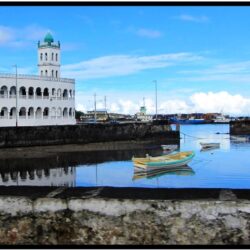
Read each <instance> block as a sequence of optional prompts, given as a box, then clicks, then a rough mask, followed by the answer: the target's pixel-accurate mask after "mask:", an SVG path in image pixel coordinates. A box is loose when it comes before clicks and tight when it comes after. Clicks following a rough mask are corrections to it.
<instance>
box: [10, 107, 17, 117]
mask: <svg viewBox="0 0 250 250" xmlns="http://www.w3.org/2000/svg"><path fill="white" fill-rule="evenodd" d="M14 118H16V108H14V107H13V108H11V109H10V119H14Z"/></svg>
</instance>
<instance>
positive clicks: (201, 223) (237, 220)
mask: <svg viewBox="0 0 250 250" xmlns="http://www.w3.org/2000/svg"><path fill="white" fill-rule="evenodd" d="M94 192H96V193H97V192H98V190H95V191H93V190H92V192H91V191H89V192H88V194H86V195H85V196H83V197H81V198H68V199H63V198H51V197H46V198H37V199H33V200H32V199H29V198H27V197H11V196H0V244H1V245H3V244H22V245H23V244H31V245H57V244H65V245H67V244H70V245H75V244H84V245H93V244H94V245H99V244H102V245H107V244H108V245H111V244H129V245H130V244H132V245H138V244H139V245H151V244H153V245H154V244H156V245H182V244H185V245H186V244H187V245H189V244H211V245H213V244H249V243H250V240H249V239H250V229H249V228H250V216H249V215H250V202H249V200H238V201H234V200H227V199H225V200H223V199H222V200H216V199H209V200H195V199H194V200H152V199H150V200H141V199H135V200H132V199H107V198H95V197H93V196H94V194H95V193H94ZM55 194H56V192H55V193H54V195H55ZM51 196H53V195H51Z"/></svg>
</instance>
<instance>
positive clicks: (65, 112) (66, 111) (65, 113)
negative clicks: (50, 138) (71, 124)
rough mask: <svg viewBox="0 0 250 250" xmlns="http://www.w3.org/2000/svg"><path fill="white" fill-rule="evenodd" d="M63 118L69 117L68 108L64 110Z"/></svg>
mask: <svg viewBox="0 0 250 250" xmlns="http://www.w3.org/2000/svg"><path fill="white" fill-rule="evenodd" d="M63 117H64V118H66V117H68V108H64V109H63Z"/></svg>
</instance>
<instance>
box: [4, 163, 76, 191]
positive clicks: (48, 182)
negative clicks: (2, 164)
mask: <svg viewBox="0 0 250 250" xmlns="http://www.w3.org/2000/svg"><path fill="white" fill-rule="evenodd" d="M0 175H1V178H0V185H4V186H67V187H74V186H75V179H76V171H75V167H67V169H66V168H65V167H64V168H55V169H48V168H44V169H36V170H35V169H28V170H24V169H23V170H21V171H8V172H0Z"/></svg>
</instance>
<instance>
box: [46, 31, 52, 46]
mask: <svg viewBox="0 0 250 250" xmlns="http://www.w3.org/2000/svg"><path fill="white" fill-rule="evenodd" d="M44 42H45V43H48V44H49V45H50V44H51V43H53V42H54V38H53V36H52V35H51V33H50V32H48V33H47V35H46V36H45V37H44Z"/></svg>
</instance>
